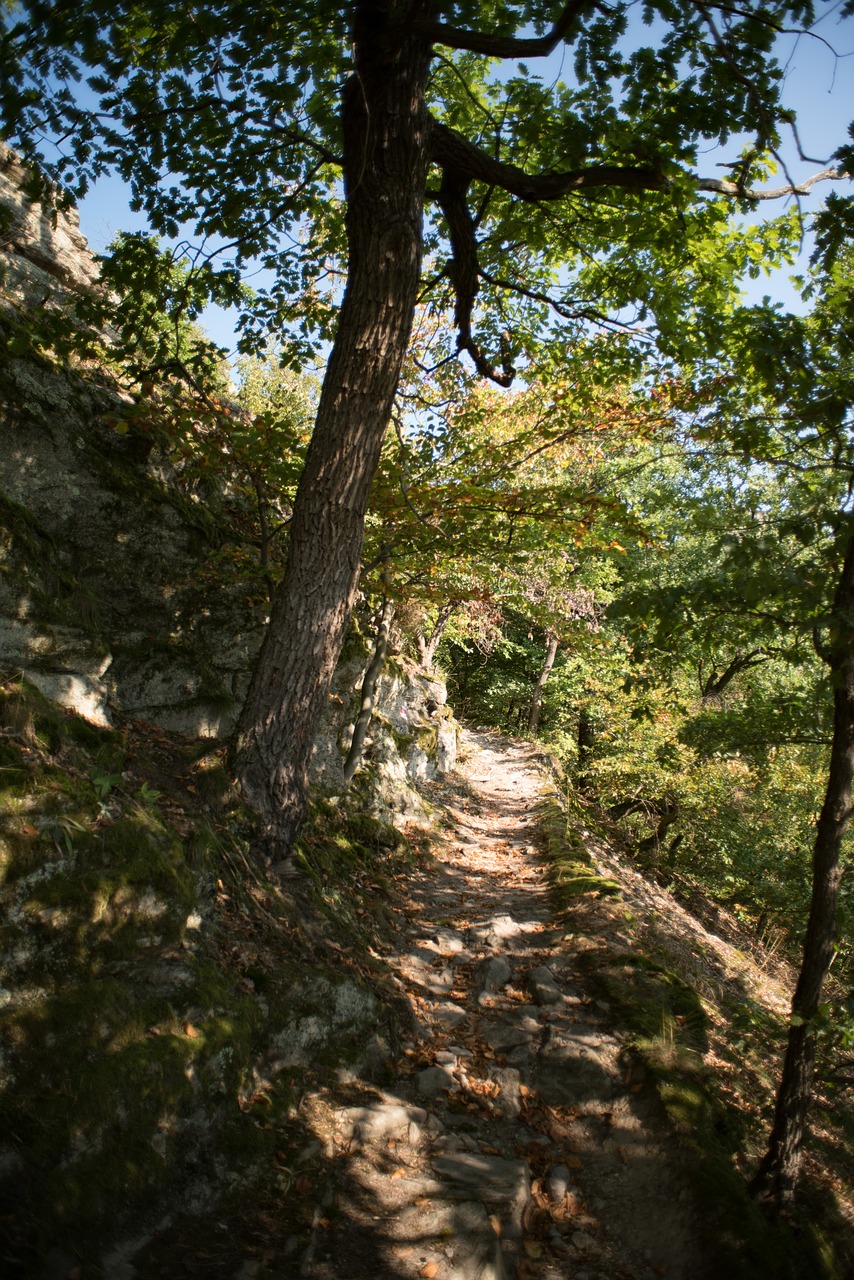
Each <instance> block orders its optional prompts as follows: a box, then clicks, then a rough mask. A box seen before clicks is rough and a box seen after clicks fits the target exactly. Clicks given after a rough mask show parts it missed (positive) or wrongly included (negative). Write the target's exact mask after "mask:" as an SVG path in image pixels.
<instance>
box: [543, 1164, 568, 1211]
mask: <svg viewBox="0 0 854 1280" xmlns="http://www.w3.org/2000/svg"><path fill="white" fill-rule="evenodd" d="M571 1189H572V1179H571V1177H570V1174H569V1169H567V1167H566V1165H565V1164H556V1165H553V1167H552V1168H551V1169H550V1170H549V1173H548V1177H547V1178H546V1191H547V1192H548V1194H549V1199H550V1200H551V1201H552V1202H553V1203H554V1204H562V1203H563V1201H564V1199H565V1198H566V1193H567V1191H570V1190H571Z"/></svg>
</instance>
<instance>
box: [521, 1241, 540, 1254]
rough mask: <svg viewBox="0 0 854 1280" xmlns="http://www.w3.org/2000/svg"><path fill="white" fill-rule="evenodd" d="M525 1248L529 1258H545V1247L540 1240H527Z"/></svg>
mask: <svg viewBox="0 0 854 1280" xmlns="http://www.w3.org/2000/svg"><path fill="white" fill-rule="evenodd" d="M524 1247H525V1253H526V1254H527V1255H528V1257H529V1258H541V1257H542V1256H543V1246H542V1245H541V1244H540V1242H539V1240H526V1241H525V1242H524Z"/></svg>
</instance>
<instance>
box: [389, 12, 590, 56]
mask: <svg viewBox="0 0 854 1280" xmlns="http://www.w3.org/2000/svg"><path fill="white" fill-rule="evenodd" d="M595 7H596V6H595V5H594V4H592V3H591V2H590V0H567V3H566V4H565V5H564V7H563V10H562V12H561V15H560V17H559V18H558V20H557V22H556V23H555V24H554V26H553V27H552V29H551V31H550V32H549V33H548V35H545V36H535V37H530V38H527V39H525V38H521V37H516V36H497V35H489V34H488V33H487V32H484V31H466V30H465V29H463V28H462V27H451V26H449V25H448V24H447V23H445V22H433V21H431V20H430V19H429V18H416V19H415V21H414V22H413V23H412V28H413V30H414V31H415V33H416V34H417V35H420V36H424V37H425V38H426V39H427V40H429V41H430V43H431V44H441V45H444V47H445V48H446V49H464V50H466V51H467V52H468V53H482V54H485V55H486V56H487V57H489V58H546V57H548V55H549V54H550V53H552V51H553V50H554V49H556V48H557V46H558V45H559V44H560V42H561V40H565V39H566V37H567V36H568V35H569V34H570V32H571V31H572V28H573V27H574V26H575V23H576V21H577V19H578V18H580V17H581V15H582V13H583V12H584V10H585V9H593V8H595Z"/></svg>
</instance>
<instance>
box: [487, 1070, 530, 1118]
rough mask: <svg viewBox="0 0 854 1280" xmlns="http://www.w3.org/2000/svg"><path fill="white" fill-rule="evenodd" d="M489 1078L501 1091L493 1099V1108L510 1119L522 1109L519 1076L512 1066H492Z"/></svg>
mask: <svg viewBox="0 0 854 1280" xmlns="http://www.w3.org/2000/svg"><path fill="white" fill-rule="evenodd" d="M489 1078H490V1079H491V1080H494V1081H495V1083H496V1084H497V1085H498V1087H499V1089H500V1090H501V1092H500V1093H499V1095H498V1097H497V1098H496V1099H495V1109H496V1111H498V1113H499V1114H500V1115H502V1116H508V1117H510V1118H511V1119H512V1118H514V1117H515V1116H518V1115H519V1114H520V1113H521V1110H522V1089H521V1079H522V1078H521V1076H520V1074H519V1072H518V1071H517V1070H516V1069H515V1068H514V1067H493V1068H492V1070H491V1071H490V1073H489Z"/></svg>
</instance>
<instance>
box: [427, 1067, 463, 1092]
mask: <svg viewBox="0 0 854 1280" xmlns="http://www.w3.org/2000/svg"><path fill="white" fill-rule="evenodd" d="M452 1072H453V1068H452V1067H451V1066H450V1065H449V1066H437V1067H425V1068H424V1070H423V1071H419V1072H418V1076H417V1083H418V1092H419V1093H420V1094H421V1096H422V1097H423V1098H435V1097H437V1096H438V1094H440V1093H447V1092H448V1090H449V1089H454V1088H458V1087H459V1086H458V1085H457V1082H456V1080H455V1079H454V1077H453V1074H452Z"/></svg>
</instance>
